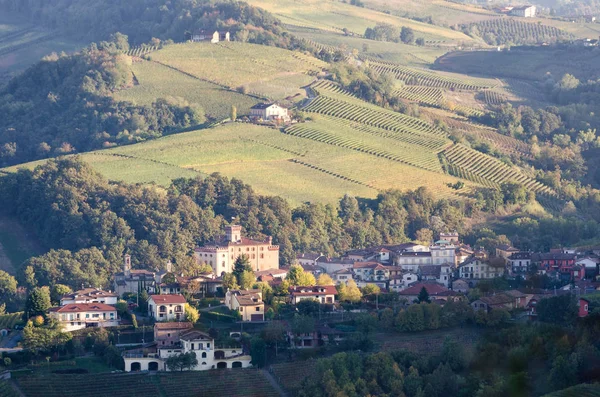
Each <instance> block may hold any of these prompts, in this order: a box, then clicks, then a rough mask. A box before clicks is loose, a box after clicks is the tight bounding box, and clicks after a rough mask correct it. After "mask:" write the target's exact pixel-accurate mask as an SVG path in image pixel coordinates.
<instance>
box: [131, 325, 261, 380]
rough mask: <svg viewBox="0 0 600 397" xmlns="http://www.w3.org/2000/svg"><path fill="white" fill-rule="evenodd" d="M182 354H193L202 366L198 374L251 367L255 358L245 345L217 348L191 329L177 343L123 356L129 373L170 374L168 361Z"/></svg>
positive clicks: (196, 368) (196, 367) (206, 337)
mask: <svg viewBox="0 0 600 397" xmlns="http://www.w3.org/2000/svg"><path fill="white" fill-rule="evenodd" d="M182 353H193V354H194V355H195V356H196V359H197V360H198V364H197V365H196V366H195V367H193V368H192V370H194V371H205V370H209V369H217V368H247V367H250V366H251V364H250V361H251V357H250V355H248V354H246V352H244V350H243V348H242V347H241V346H226V347H225V346H223V347H219V346H215V342H214V339H213V338H212V337H210V336H209V335H208V334H206V333H204V332H201V331H198V330H196V329H187V330H185V331H182V332H181V333H180V335H179V336H178V339H177V341H176V343H174V344H172V345H171V344H169V345H165V346H162V345H156V344H152V345H151V346H148V347H145V348H142V349H135V350H129V351H126V352H124V353H123V360H124V361H125V371H127V372H135V371H170V370H171V368H169V367H168V365H167V364H166V361H167V359H168V358H169V357H172V356H176V355H179V354H182Z"/></svg>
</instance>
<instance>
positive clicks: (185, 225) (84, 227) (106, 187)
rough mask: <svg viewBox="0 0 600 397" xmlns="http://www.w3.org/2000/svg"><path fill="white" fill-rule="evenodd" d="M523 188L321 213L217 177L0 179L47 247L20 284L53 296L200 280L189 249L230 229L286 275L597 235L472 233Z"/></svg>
mask: <svg viewBox="0 0 600 397" xmlns="http://www.w3.org/2000/svg"><path fill="white" fill-rule="evenodd" d="M518 189H519V186H518V185H515V186H505V187H504V190H498V191H497V194H489V193H488V194H485V195H484V194H482V195H480V196H478V197H477V199H476V200H475V201H474V202H470V201H462V200H461V201H458V200H456V201H454V200H447V199H436V198H435V196H434V194H433V193H432V192H429V191H427V189H425V188H420V189H417V190H416V191H407V192H400V191H396V190H390V191H385V192H381V193H380V194H379V195H378V196H377V198H375V199H372V200H365V199H360V198H358V199H357V198H355V197H351V196H345V197H343V198H342V199H341V200H340V202H339V204H338V206H337V208H336V207H334V206H332V205H323V204H318V203H305V204H302V205H301V206H299V207H296V208H293V207H291V206H290V205H289V203H287V202H286V201H285V200H284V199H282V198H280V197H273V196H261V195H258V194H256V193H255V192H254V191H253V190H252V188H251V187H250V186H248V185H246V184H244V183H242V182H241V181H239V180H237V179H228V178H226V177H223V176H221V175H219V174H213V175H210V176H208V177H206V178H204V179H202V178H196V179H178V180H175V181H174V182H173V184H172V186H171V187H170V188H169V189H168V190H166V191H164V190H162V189H157V188H155V187H154V186H141V185H129V184H125V183H111V182H109V181H107V180H106V179H104V178H103V177H102V176H101V175H99V174H98V173H96V172H95V171H93V170H92V169H91V167H90V166H89V165H87V164H85V163H84V162H82V161H81V160H79V159H78V158H77V157H71V158H60V159H56V160H50V161H48V162H47V163H45V164H44V165H41V166H38V167H37V168H35V169H34V170H25V169H21V170H19V171H18V172H16V173H13V174H7V175H4V176H2V177H0V211H1V212H2V214H4V215H8V216H12V217H15V218H17V219H18V220H19V221H20V222H21V223H22V224H23V225H28V228H29V229H30V231H31V232H32V233H34V234H35V235H36V236H37V238H38V239H39V240H40V242H41V243H42V244H43V245H44V246H46V247H47V248H48V249H50V251H49V252H48V253H46V254H44V255H42V256H38V257H33V258H31V259H29V260H28V261H27V262H25V263H23V264H21V266H20V267H19V272H18V275H17V278H18V280H19V283H20V284H23V285H25V286H35V285H49V286H51V287H52V286H54V285H56V284H57V283H65V282H67V281H66V280H68V284H69V285H70V286H71V287H79V286H80V285H81V284H82V283H84V284H91V285H98V286H107V285H108V282H109V280H110V277H111V275H112V274H113V273H114V272H116V271H118V269H120V266H121V263H122V257H123V255H124V254H125V253H129V254H131V256H132V262H133V264H134V266H135V267H138V268H147V269H162V268H163V267H164V263H166V261H168V260H171V261H172V262H173V263H174V264H175V266H176V267H177V269H178V271H181V272H184V273H187V272H190V271H193V269H194V268H195V266H196V264H195V261H194V259H193V257H192V252H193V249H194V248H195V247H196V246H197V245H198V244H203V243H206V242H209V241H211V240H213V239H215V238H216V237H217V236H220V235H221V234H222V230H223V226H224V225H225V224H226V223H228V222H230V221H231V220H232V219H233V220H234V221H235V222H237V223H239V224H241V225H242V226H243V227H244V230H245V233H246V234H247V235H248V236H250V237H255V238H263V237H265V236H273V242H274V243H275V244H278V245H279V246H280V254H281V264H283V265H288V264H291V263H292V262H293V260H294V259H295V256H296V254H297V253H301V252H323V253H326V254H328V255H331V256H335V255H340V254H342V253H344V252H345V251H347V250H349V249H352V248H364V247H369V246H373V245H378V244H398V243H401V242H406V241H411V240H417V241H424V242H428V241H430V240H431V238H432V236H433V235H434V234H437V233H439V232H441V231H447V230H456V231H458V232H459V233H461V235H464V236H465V241H466V242H468V243H471V244H474V245H477V246H484V247H486V248H487V249H492V250H493V249H494V248H495V247H496V246H497V245H499V244H505V243H508V242H509V240H508V237H510V238H511V239H515V240H516V241H517V242H520V243H521V245H522V246H523V248H525V249H533V250H547V249H548V248H551V247H554V246H556V245H557V244H563V245H568V244H575V243H577V242H578V241H581V240H586V239H592V238H595V237H596V236H597V235H598V234H599V233H600V225H599V224H598V223H597V222H595V221H592V220H588V221H584V220H580V219H579V218H577V217H556V218H540V219H535V218H529V217H523V218H518V219H516V220H515V221H513V222H512V223H510V224H509V228H508V230H507V231H506V233H507V234H508V237H507V236H506V235H502V234H497V233H496V232H495V231H494V230H491V229H490V228H486V227H483V226H477V227H474V228H472V229H470V228H467V224H468V223H469V222H468V221H469V219H470V217H474V216H476V215H477V214H478V213H480V211H482V210H484V209H486V208H487V207H490V208H491V207H492V206H496V207H495V208H496V209H498V210H500V209H501V208H502V207H503V206H504V205H509V206H510V205H513V203H514V200H515V198H516V197H522V196H523V195H522V194H521V193H518V191H519V190H518ZM518 200H521V198H519V199H518Z"/></svg>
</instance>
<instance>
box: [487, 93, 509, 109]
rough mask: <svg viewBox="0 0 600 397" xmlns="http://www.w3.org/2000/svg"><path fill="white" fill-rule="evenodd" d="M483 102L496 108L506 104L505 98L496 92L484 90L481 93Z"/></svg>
mask: <svg viewBox="0 0 600 397" xmlns="http://www.w3.org/2000/svg"><path fill="white" fill-rule="evenodd" d="M483 101H484V102H485V103H486V104H488V105H492V106H496V105H500V104H502V103H504V102H506V97H505V96H504V95H502V94H500V93H499V92H498V91H494V90H485V91H483Z"/></svg>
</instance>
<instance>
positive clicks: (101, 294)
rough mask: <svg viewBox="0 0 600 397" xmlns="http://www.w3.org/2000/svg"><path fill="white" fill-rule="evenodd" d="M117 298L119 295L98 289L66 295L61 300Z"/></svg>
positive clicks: (87, 289) (85, 289)
mask: <svg viewBox="0 0 600 397" xmlns="http://www.w3.org/2000/svg"><path fill="white" fill-rule="evenodd" d="M107 297H108V298H116V297H117V294H113V293H112V292H106V291H102V290H100V289H97V288H84V289H80V290H79V291H75V292H73V293H70V294H66V295H64V296H63V297H62V298H61V299H77V298H91V299H96V298H107Z"/></svg>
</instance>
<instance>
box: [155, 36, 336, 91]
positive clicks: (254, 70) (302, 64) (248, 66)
mask: <svg viewBox="0 0 600 397" xmlns="http://www.w3.org/2000/svg"><path fill="white" fill-rule="evenodd" d="M150 59H151V60H152V61H153V62H158V63H161V64H163V65H166V66H168V67H171V68H174V69H176V71H180V72H183V73H186V74H188V75H189V76H193V77H196V78H198V79H201V80H204V81H208V82H211V83H214V84H218V85H220V86H222V87H227V88H229V89H238V88H239V87H244V88H245V90H246V92H248V93H250V94H255V95H258V96H261V97H265V98H269V99H283V98H286V97H290V96H294V95H296V94H303V90H301V88H300V87H302V86H305V85H308V84H310V83H311V82H312V81H313V80H314V77H311V76H310V75H311V74H316V73H318V72H320V71H321V70H322V69H323V68H325V67H326V66H327V64H326V63H325V62H322V61H320V60H318V59H316V58H314V57H312V56H308V55H304V54H302V53H300V52H293V51H288V50H284V49H281V48H277V47H268V46H261V45H256V44H247V43H236V42H221V43H217V44H210V43H185V44H175V45H169V46H166V47H165V48H163V49H162V50H159V51H156V52H153V53H151V54H150Z"/></svg>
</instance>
